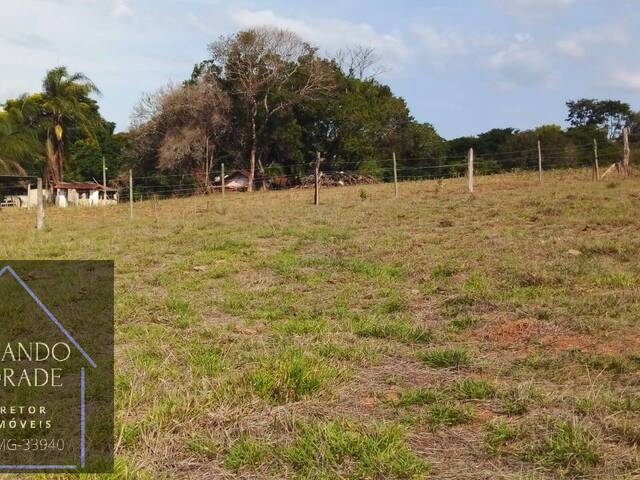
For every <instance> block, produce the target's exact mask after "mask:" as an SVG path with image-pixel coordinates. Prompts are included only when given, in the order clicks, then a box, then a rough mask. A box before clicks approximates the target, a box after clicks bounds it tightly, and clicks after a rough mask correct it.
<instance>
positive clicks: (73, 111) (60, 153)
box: [42, 67, 100, 182]
mask: <svg viewBox="0 0 640 480" xmlns="http://www.w3.org/2000/svg"><path fill="white" fill-rule="evenodd" d="M42 89H43V93H42V100H43V103H42V106H43V108H44V110H45V115H46V117H47V133H46V151H47V164H48V168H49V176H50V177H51V179H52V180H53V181H54V182H61V181H63V180H64V162H65V153H66V150H65V143H64V140H65V138H66V137H65V126H66V125H67V124H68V123H69V122H70V121H71V120H73V121H74V124H75V125H78V126H79V127H80V128H81V129H82V130H86V131H87V132H89V131H90V130H91V126H93V125H95V124H96V122H97V120H96V115H95V113H96V111H97V109H96V107H95V102H94V101H93V100H92V99H91V98H89V95H90V94H92V93H96V94H99V93H100V91H99V90H98V88H97V87H96V86H95V84H94V83H93V82H92V81H91V80H90V79H89V78H88V77H86V76H85V75H84V74H82V73H73V74H70V73H69V72H68V71H67V68H66V67H56V68H54V69H52V70H49V71H48V72H47V74H46V76H45V77H44V80H43V82H42Z"/></svg>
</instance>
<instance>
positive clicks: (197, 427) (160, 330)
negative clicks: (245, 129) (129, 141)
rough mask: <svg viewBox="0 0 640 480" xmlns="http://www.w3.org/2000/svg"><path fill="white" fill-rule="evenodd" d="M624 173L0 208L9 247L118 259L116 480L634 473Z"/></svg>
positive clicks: (639, 329) (631, 287) (636, 330)
mask: <svg viewBox="0 0 640 480" xmlns="http://www.w3.org/2000/svg"><path fill="white" fill-rule="evenodd" d="M616 175H617V174H616V173H615V172H614V173H612V177H610V178H611V181H615V185H616V186H615V188H607V186H606V183H605V182H600V183H596V182H592V181H590V172H589V171H587V170H558V171H545V181H544V183H543V184H542V185H540V184H539V182H538V179H537V176H536V174H535V173H531V172H514V173H512V174H508V175H491V176H482V175H480V176H478V177H477V182H478V184H477V190H476V192H475V193H474V195H473V196H470V195H469V194H468V192H466V185H465V180H464V179H463V178H460V179H449V180H446V181H444V182H440V183H438V182H431V181H424V182H403V183H401V184H400V198H399V199H394V198H393V187H392V186H391V185H388V184H380V185H366V186H358V187H353V188H351V187H345V188H331V189H329V188H327V189H323V190H322V192H321V196H320V199H321V200H320V203H321V204H320V205H319V206H317V207H315V206H313V205H312V204H311V197H312V192H311V191H309V190H306V189H296V190H288V191H275V192H255V193H253V194H233V193H228V195H227V196H226V199H225V204H224V208H223V205H222V202H221V198H220V196H219V195H215V194H214V195H209V196H199V197H193V198H183V199H168V200H161V201H160V202H159V208H158V209H157V215H156V210H155V206H154V202H136V203H135V205H134V218H133V220H130V219H129V211H128V205H120V206H117V207H115V208H101V209H89V208H73V209H71V208H70V209H66V210H63V209H56V208H53V207H51V208H47V211H46V221H47V229H46V230H45V231H40V232H36V231H35V229H34V228H33V225H34V218H33V217H34V212H33V211H27V210H17V209H2V211H1V212H0V224H1V226H0V256H2V257H3V258H16V259H20V258H30V259H78V258H86V259H88V258H95V259H113V260H115V266H116V282H115V299H116V305H115V325H116V339H115V351H116V372H117V383H116V389H115V394H116V399H115V405H116V424H117V429H116V432H115V437H116V439H117V441H118V449H117V456H116V462H117V465H118V467H117V469H116V472H117V473H116V474H114V478H161V479H164V478H166V479H170V478H217V477H228V478H234V477H243V478H284V479H294V478H317V479H320V478H324V479H326V478H349V477H351V478H372V479H374V478H376V479H379V478H422V477H424V476H425V475H426V474H427V465H429V466H430V467H429V475H430V476H431V478H464V477H465V476H469V475H471V474H470V471H471V470H470V467H469V465H470V464H469V461H468V459H473V469H474V471H479V472H482V475H484V476H486V477H487V478H512V479H516V478H522V479H524V478H540V479H542V478H545V479H549V478H554V479H555V478H558V479H561V478H580V477H582V478H602V479H605V478H633V475H635V474H636V472H637V471H638V468H639V465H638V460H637V458H638V454H637V445H638V444H639V441H638V439H639V438H640V433H639V429H638V425H640V411H639V407H638V402H637V399H638V394H639V393H640V392H639V391H638V384H637V381H636V379H637V376H638V373H640V360H639V358H638V342H637V339H638V338H640V322H638V318H640V302H638V288H639V283H638V282H639V279H640V264H639V263H638V261H637V259H638V258H640V241H639V240H638V236H637V235H636V232H637V231H639V230H640V217H639V216H638V215H637V212H638V210H639V209H640V195H639V194H638V191H639V188H640V179H639V178H638V177H637V176H634V177H632V178H629V179H623V178H621V177H617V176H616ZM607 180H609V179H607ZM360 190H362V191H364V192H365V193H366V200H365V201H363V200H362V199H361V198H360V194H359V192H360ZM5 227H6V228H5ZM69 232H73V234H72V235H71V236H70V233H69ZM569 250H578V251H580V252H581V255H578V256H575V255H572V254H570V253H568V252H569ZM195 267H198V268H197V269H196V268H195ZM54 308H55V307H54ZM472 408H473V410H472ZM550 415H552V416H553V418H556V419H573V418H575V419H576V420H575V423H574V421H573V420H572V421H571V422H570V424H569V426H567V425H563V424H562V422H561V421H557V420H556V421H549V420H548V418H549V416H550ZM494 422H495V424H494ZM500 422H503V424H504V425H502V424H500ZM301 425H302V426H301ZM398 425H402V427H399V426H398ZM431 430H433V431H434V432H435V433H432V432H431ZM516 431H517V435H516V436H515V437H513V434H514V432H516ZM460 439H469V441H461V440H460ZM492 448H493V450H491V449H492ZM438 452H446V455H444V454H440V453H438ZM495 455H499V456H501V457H503V458H500V459H499V460H497V459H496V458H495ZM26 478H40V477H38V476H31V477H28V476H27V477H26ZM48 478H49V477H48ZM51 478H52V479H54V480H62V479H63V478H64V477H63V476H56V475H52V476H51ZM88 478H92V477H88Z"/></svg>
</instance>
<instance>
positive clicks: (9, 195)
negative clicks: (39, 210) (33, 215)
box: [0, 175, 49, 208]
mask: <svg viewBox="0 0 640 480" xmlns="http://www.w3.org/2000/svg"><path fill="white" fill-rule="evenodd" d="M32 182H33V178H32V177H25V176H16V175H0V207H23V208H27V207H35V206H36V203H37V201H38V191H37V190H36V186H35V185H34V184H33V183H32ZM43 195H44V200H45V202H46V201H47V200H48V199H49V192H48V191H47V190H45V191H44V193H43Z"/></svg>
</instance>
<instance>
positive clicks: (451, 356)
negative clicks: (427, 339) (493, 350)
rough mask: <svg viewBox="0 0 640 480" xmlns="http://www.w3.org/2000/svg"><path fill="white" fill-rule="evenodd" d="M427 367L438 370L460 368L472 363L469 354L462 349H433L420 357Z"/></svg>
mask: <svg viewBox="0 0 640 480" xmlns="http://www.w3.org/2000/svg"><path fill="white" fill-rule="evenodd" d="M420 359H421V360H422V361H423V362H425V363H426V364H427V365H429V366H431V367H436V368H459V367H462V366H464V365H467V364H468V363H469V361H470V355H469V352H468V351H467V350H466V349H465V348H462V347H459V348H443V349H433V350H429V351H428V352H424V353H422V354H421V355H420Z"/></svg>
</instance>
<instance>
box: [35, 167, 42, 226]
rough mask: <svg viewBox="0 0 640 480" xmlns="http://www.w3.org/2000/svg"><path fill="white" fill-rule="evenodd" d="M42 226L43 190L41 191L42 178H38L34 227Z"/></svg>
mask: <svg viewBox="0 0 640 480" xmlns="http://www.w3.org/2000/svg"><path fill="white" fill-rule="evenodd" d="M43 228H44V192H43V191H42V178H38V196H37V208H36V229H37V230H42V229H43Z"/></svg>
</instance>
